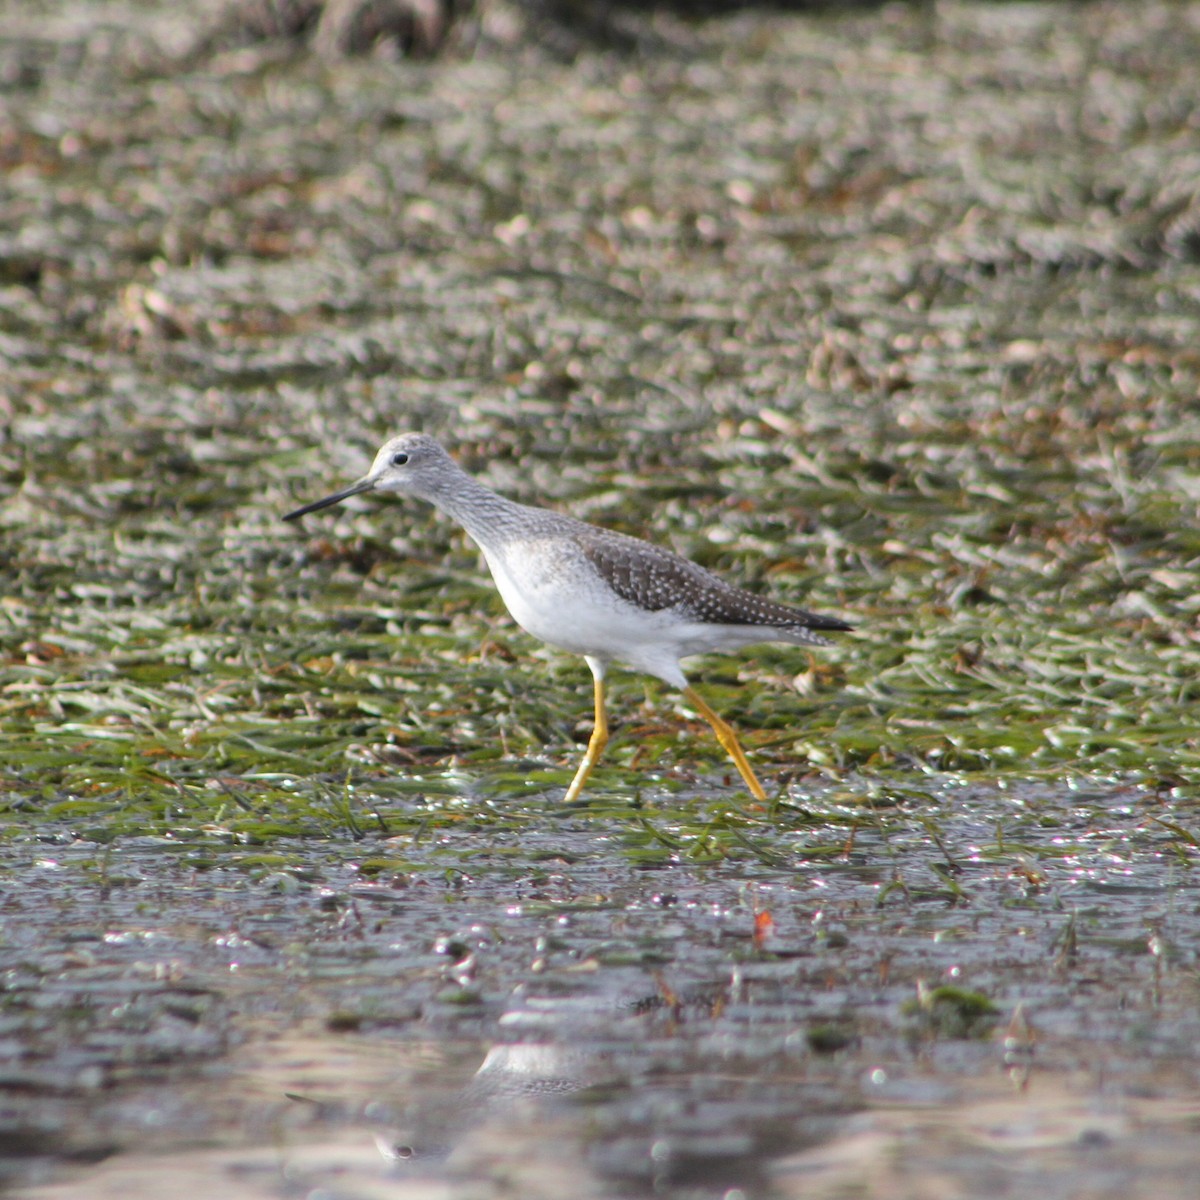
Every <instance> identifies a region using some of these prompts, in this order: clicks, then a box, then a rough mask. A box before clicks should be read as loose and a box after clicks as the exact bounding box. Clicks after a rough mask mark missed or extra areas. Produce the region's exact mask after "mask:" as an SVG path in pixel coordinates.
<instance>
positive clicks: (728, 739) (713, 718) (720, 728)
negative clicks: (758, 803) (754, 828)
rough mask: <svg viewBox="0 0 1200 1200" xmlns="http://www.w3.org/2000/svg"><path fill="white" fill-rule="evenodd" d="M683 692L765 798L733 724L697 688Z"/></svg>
mask: <svg viewBox="0 0 1200 1200" xmlns="http://www.w3.org/2000/svg"><path fill="white" fill-rule="evenodd" d="M683 694H684V697H685V698H686V699H687V702H688V703H689V704H690V705H691V706H692V707H693V708H694V709H695V710H696V711H697V712H698V713H699V714H700V715H701V716H702V717H703V718H704V719H705V720H706V721H707V722H708V723H709V724H710V725H711V726H712V727H713V733H715V734H716V735H717V741H718V742H720V743H721V745H722V746H724V747H725V751H726V753H727V754H728V755H729V757H730V758H732V759H733V764H734V766H735V767H737V769H738V770H739V771H740V772H741V775H742V778H743V779H744V780H745V781H746V786H747V787H748V788H749V789H750V794H751V795H752V796H753V797H754V798H755V800H765V799H766V798H767V793H766V792H764V791H763V789H762V784H761V783H759V782H758V779H757V777H756V776H755V774H754V772H753V771H752V770H751V769H750V764H749V763H748V762H747V761H746V755H745V754H744V753H743V752H742V748H741V746H739V745H738V740H737V734H736V733H734V732H733V726H731V725H729V724H728V723H727V722H725V721H722V720H721V718H720V717H719V716H718V715H717V714H716V713H715V712H714V711H713V710H712V709H711V708H709V706H708V704H707V703H706V702H705V700H704V697H703V696H701V695H700V693H699V692H697V691H696V689H695V688H693V687H686V688H684V689H683ZM589 750H590V747H589Z"/></svg>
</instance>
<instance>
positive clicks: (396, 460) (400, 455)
mask: <svg viewBox="0 0 1200 1200" xmlns="http://www.w3.org/2000/svg"><path fill="white" fill-rule="evenodd" d="M406 462H408V455H407V454H405V453H404V451H403V450H397V451H396V453H395V454H393V455H392V466H393V467H402V466H404V464H405V463H406Z"/></svg>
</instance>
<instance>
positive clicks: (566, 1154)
mask: <svg viewBox="0 0 1200 1200" xmlns="http://www.w3.org/2000/svg"><path fill="white" fill-rule="evenodd" d="M840 790H842V791H844V789H840ZM830 792H832V789H825V790H822V789H817V790H815V791H810V792H808V793H807V794H805V795H804V796H801V795H799V794H796V795H794V796H793V797H792V798H791V799H792V800H793V801H794V802H796V803H805V802H806V803H809V804H811V805H814V806H817V805H820V804H823V803H828V802H829V801H830V798H831V796H830V794H829V793H830ZM909 803H910V804H911V803H912V802H911V801H909ZM924 803H925V805H926V807H927V810H928V811H927V816H928V817H929V819H930V820H931V821H932V820H933V819H934V818H935V817H936V819H937V822H938V828H939V830H940V831H941V832H940V834H939V836H940V838H941V840H942V847H941V848H940V849H939V848H938V846H937V845H935V844H934V843H933V841H931V840H929V839H926V840H925V841H923V842H922V841H920V840H918V839H915V838H907V839H905V840H904V842H903V844H900V842H899V840H897V841H896V842H894V843H889V844H888V845H887V846H880V845H878V844H874V845H872V844H870V841H871V839H870V838H864V840H863V841H862V842H859V843H858V844H856V845H855V846H853V847H848V853H842V854H833V855H830V854H827V853H825V852H822V853H821V854H820V855H819V856H817V857H813V856H808V855H806V853H805V851H804V849H803V847H801V846H799V845H797V844H796V839H795V837H794V836H793V835H791V834H789V833H788V832H786V831H782V832H780V833H778V834H777V835H776V836H775V837H774V838H773V839H770V838H767V839H766V840H768V841H770V842H771V844H770V845H769V846H768V847H767V849H768V850H769V851H770V853H769V854H767V855H766V857H767V858H768V859H770V861H769V862H764V861H763V856H761V855H760V857H759V859H758V860H757V861H752V860H745V861H741V862H729V861H725V862H716V863H712V864H708V865H695V864H692V863H689V862H688V861H687V860H686V859H684V858H678V859H677V860H676V861H673V862H666V863H658V864H655V865H653V866H652V867H649V868H646V867H638V866H632V865H629V864H626V865H621V863H620V860H619V859H617V858H614V857H612V856H610V855H608V854H606V853H605V852H604V846H605V844H606V842H609V841H611V840H612V839H620V838H621V837H622V827H621V826H620V825H619V824H617V823H614V822H612V821H610V820H605V819H604V818H602V817H597V818H593V819H589V817H588V816H587V814H586V813H584V812H577V813H575V814H574V815H573V816H569V817H562V818H561V819H560V820H559V821H557V822H555V823H554V824H553V825H552V826H550V827H549V828H545V829H543V830H541V831H540V832H526V833H525V834H523V835H522V836H520V837H519V838H517V837H512V838H506V837H499V838H495V839H492V840H490V841H489V843H488V844H487V845H486V847H481V846H480V844H479V840H478V838H477V837H476V836H474V835H473V834H471V833H470V832H464V833H463V834H462V835H461V836H456V835H455V833H454V832H452V831H442V832H440V833H439V834H438V836H437V837H436V838H434V839H431V841H430V843H429V844H427V845H421V844H419V843H417V842H415V841H414V840H413V839H411V838H405V839H402V840H403V841H404V842H405V844H404V845H403V846H398V845H396V844H394V842H395V841H396V840H400V839H392V842H393V844H390V845H385V842H386V841H387V839H383V838H373V837H368V838H366V839H364V840H363V841H362V842H360V843H359V844H358V845H356V846H348V845H342V846H337V845H314V844H312V843H309V842H297V843H293V844H290V845H288V846H287V847H286V850H287V854H288V861H287V863H286V864H279V866H278V868H276V867H275V866H273V865H271V864H266V865H264V864H263V863H262V862H261V861H260V857H259V856H257V855H256V854H254V853H253V852H247V851H244V850H241V849H239V848H237V847H231V846H226V847H221V848H219V849H216V850H214V847H213V843H212V842H211V841H208V842H205V841H202V840H196V841H194V842H192V843H191V844H189V843H188V841H187V840H186V839H181V840H180V841H179V842H176V841H174V840H169V839H159V838H146V839H142V840H141V841H140V842H139V841H136V840H129V841H123V842H119V843H117V844H114V845H113V846H110V847H99V846H87V845H81V844H80V843H78V842H69V843H66V844H63V845H54V844H48V843H47V842H45V841H43V842H41V843H40V844H38V843H32V844H31V843H28V842H17V843H14V844H12V845H11V846H10V847H9V848H8V851H7V855H6V857H7V860H8V861H7V864H6V872H7V874H8V877H9V878H10V880H11V881H12V887H11V889H10V890H9V894H8V898H7V900H6V902H5V908H6V926H7V928H8V930H9V931H10V933H9V942H8V945H7V946H6V947H5V949H4V952H3V968H4V978H5V981H6V997H7V1017H6V1022H5V1023H6V1026H7V1030H6V1037H7V1038H8V1039H9V1040H11V1041H19V1042H20V1043H21V1044H22V1046H23V1047H24V1048H25V1054H24V1063H23V1065H22V1067H21V1068H20V1078H19V1079H18V1078H17V1077H15V1076H10V1077H9V1078H8V1079H7V1080H6V1083H7V1084H8V1088H9V1091H8V1107H7V1111H6V1113H5V1117H4V1121H5V1126H6V1129H7V1136H6V1144H7V1146H8V1151H9V1153H8V1157H7V1163H8V1168H7V1170H8V1174H9V1178H10V1181H11V1182H13V1183H15V1184H17V1185H18V1191H19V1192H20V1194H23V1195H30V1196H56V1195H62V1196H66V1195H97V1196H105V1195H114V1196H115V1195H117V1194H118V1193H122V1192H123V1193H126V1194H129V1193H132V1194H134V1195H137V1194H141V1193H143V1192H144V1193H146V1194H149V1193H150V1192H152V1191H153V1190H154V1189H155V1188H156V1187H161V1186H162V1179H163V1178H164V1173H166V1174H169V1175H170V1176H171V1177H177V1176H178V1173H179V1172H182V1171H186V1172H187V1173H188V1175H189V1176H192V1177H194V1178H196V1179H197V1180H205V1181H208V1182H209V1184H210V1185H211V1186H212V1187H216V1186H217V1185H218V1184H219V1185H220V1187H221V1188H222V1189H223V1190H224V1189H232V1190H231V1191H230V1192H229V1194H231V1195H245V1196H275V1195H285V1194H292V1193H293V1192H294V1191H296V1190H302V1191H304V1192H305V1194H309V1193H313V1190H314V1189H315V1190H316V1193H319V1194H322V1195H330V1196H347V1197H350V1196H359V1195H384V1194H387V1195H402V1196H403V1195H414V1196H417V1195H434V1196H436V1195H443V1194H444V1195H474V1194H488V1195H490V1194H493V1193H499V1192H501V1191H505V1190H508V1191H511V1190H516V1191H517V1192H518V1193H519V1194H522V1195H545V1196H552V1195H556V1194H562V1188H563V1187H565V1186H567V1184H568V1183H569V1184H570V1186H571V1187H575V1188H578V1189H580V1194H584V1195H596V1196H601V1195H643V1194H645V1195H650V1194H654V1195H671V1196H680V1197H684V1196H687V1197H692V1196H694V1197H725V1196H729V1195H731V1194H732V1195H736V1194H737V1193H738V1192H739V1190H740V1192H741V1193H742V1194H744V1195H746V1196H753V1195H763V1196H775V1195H780V1196H788V1195H793V1194H797V1195H798V1194H804V1195H806V1196H807V1195H830V1196H834V1195H841V1194H844V1193H845V1190H846V1189H847V1188H849V1189H852V1190H853V1189H858V1190H860V1191H865V1193H866V1194H870V1195H879V1196H893V1195H895V1196H904V1195H914V1196H915V1195H929V1194H934V1193H933V1192H931V1191H930V1189H931V1188H934V1189H949V1190H950V1191H952V1192H955V1193H956V1194H980V1195H983V1194H999V1195H1002V1194H1007V1192H1006V1190H1005V1189H1008V1190H1012V1191H1013V1192H1014V1193H1015V1192H1016V1191H1018V1190H1025V1189H1027V1188H1036V1189H1037V1190H1038V1191H1040V1192H1044V1193H1045V1194H1048V1195H1059V1194H1061V1195H1092V1194H1095V1195H1107V1194H1115V1193H1114V1192H1111V1191H1109V1190H1106V1189H1109V1188H1110V1187H1115V1186H1116V1184H1115V1183H1114V1182H1113V1180H1114V1179H1116V1178H1118V1177H1122V1178H1124V1177H1126V1176H1127V1175H1128V1177H1129V1178H1130V1179H1136V1183H1135V1184H1134V1185H1133V1194H1134V1195H1152V1194H1155V1191H1156V1189H1157V1190H1158V1192H1159V1194H1162V1189H1168V1188H1170V1189H1174V1188H1176V1187H1182V1186H1184V1184H1185V1183H1186V1180H1187V1172H1188V1169H1189V1168H1188V1163H1189V1162H1190V1160H1191V1152H1190V1150H1189V1149H1188V1148H1189V1147H1190V1146H1191V1145H1192V1144H1193V1142H1192V1139H1193V1138H1194V1130H1195V1121H1196V1119H1197V1117H1198V1116H1200V1112H1198V1104H1197V1101H1196V1100H1195V1095H1196V1091H1195V1088H1196V1083H1197V1063H1196V1061H1195V1057H1194V1055H1193V1054H1192V1052H1191V1046H1192V1044H1193V1042H1194V1039H1195V1038H1196V1036H1197V1035H1198V1033H1200V1013H1198V1012H1197V1010H1196V1005H1195V984H1194V950H1193V947H1194V946H1195V944H1196V943H1197V937H1198V935H1200V928H1197V925H1198V922H1200V917H1198V916H1197V905H1196V896H1195V887H1196V885H1195V880H1194V873H1193V871H1192V869H1191V866H1190V859H1189V856H1188V855H1181V854H1180V853H1179V852H1178V850H1177V848H1176V846H1175V839H1173V838H1172V837H1171V835H1170V834H1169V833H1166V832H1165V831H1164V830H1163V829H1162V828H1161V826H1159V825H1157V824H1156V822H1155V820H1154V816H1155V811H1156V807H1157V806H1156V804H1155V803H1154V802H1153V800H1152V799H1151V798H1150V797H1148V796H1145V795H1137V794H1131V793H1130V792H1128V791H1125V792H1121V793H1118V794H1108V795H1106V794H1105V793H1104V792H1102V791H1101V790H1099V789H1098V788H1097V789H1094V790H1091V791H1089V792H1087V793H1081V792H1080V790H1079V789H1074V790H1066V789H1058V790H1051V789H1048V788H1039V787H1036V786H1033V785H1030V786H1028V787H1026V788H1025V789H1023V790H1022V792H1021V794H1020V795H1019V796H1015V795H1013V794H1012V793H1011V791H1009V792H1008V793H1007V794H1003V793H1000V792H996V791H991V792H989V791H988V790H987V789H985V788H982V787H979V786H972V787H964V786H962V785H955V784H954V783H953V782H948V783H947V784H946V785H945V786H942V787H940V788H939V787H936V785H934V787H933V788H931V789H930V790H929V791H928V792H927V793H926V799H925V801H924ZM1014 814H1015V815H1014ZM912 815H913V814H912V813H910V817H911V816H912ZM1100 815H1102V816H1103V818H1104V819H1103V820H1102V821H1099V822H1098V821H1097V817H1098V816H1100ZM998 825H1004V826H1005V827H1006V830H1007V832H1006V834H1005V843H1006V844H1005V845H1004V846H1000V845H997V843H996V840H995V830H996V828H997V826H998ZM834 832H835V831H834V830H828V831H827V833H830V834H832V833H834ZM756 836H757V837H758V838H759V839H760V841H761V840H763V839H764V837H765V835H764V834H763V833H762V832H761V831H759V833H758V834H757V835H756ZM276 849H278V847H276ZM385 849H386V850H387V851H388V852H389V853H396V852H398V851H402V852H403V854H404V856H405V859H406V860H407V861H408V862H409V863H410V867H411V870H410V871H409V872H407V873H400V872H396V873H392V874H389V875H385V876H376V877H374V878H364V877H363V876H362V875H361V873H360V872H359V871H358V870H357V869H356V866H357V864H359V863H361V862H363V861H366V860H367V858H368V855H377V854H378V853H379V852H380V851H382V850H385ZM460 850H464V851H465V853H463V854H459V853H457V851H460ZM31 854H32V855H35V856H36V858H35V860H34V861H32V862H31V861H30V856H31ZM451 861H455V862H457V864H458V865H456V866H454V867H453V868H450V869H447V867H446V866H445V864H447V863H449V862H451ZM439 868H440V869H439ZM939 988H952V989H960V990H959V991H950V992H939V991H938V989H939ZM972 993H977V995H974V996H972ZM983 998H986V1001H984V999H983ZM31 1051H32V1052H31ZM14 1152H16V1155H14ZM989 1180H990V1181H992V1182H991V1183H988V1181H989ZM1089 1181H1090V1182H1089ZM989 1188H993V1190H992V1191H989ZM995 1188H999V1189H1000V1190H995ZM316 1193H314V1194H316ZM1179 1194H1185V1193H1182V1192H1181V1193H1179Z"/></svg>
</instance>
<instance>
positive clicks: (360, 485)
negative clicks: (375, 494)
mask: <svg viewBox="0 0 1200 1200" xmlns="http://www.w3.org/2000/svg"><path fill="white" fill-rule="evenodd" d="M374 488H375V484H374V482H373V481H371V480H369V479H360V480H359V481H358V482H357V483H355V484H352V485H351V486H350V487H348V488H347V489H346V490H345V491H344V492H334V493H333V495H332V496H326V497H325V499H324V500H314V501H313V502H312V503H311V504H306V505H305V506H304V507H303V508H298V509H296V511H295V512H290V513H288V514H287V515H286V516H285V517H284V518H283V519H284V520H285V521H294V520H295V519H296V518H297V517H302V516H304V515H305V513H310V512H316V511H317V510H318V509H321V508H330V507H331V506H332V505H334V504H341V502H342V501H343V500H349V499H350V497H351V496H359V495H361V494H362V493H363V492H370V491H373V490H374Z"/></svg>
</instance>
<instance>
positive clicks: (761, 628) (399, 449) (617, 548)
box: [284, 433, 851, 801]
mask: <svg viewBox="0 0 1200 1200" xmlns="http://www.w3.org/2000/svg"><path fill="white" fill-rule="evenodd" d="M363 492H405V493H408V494H409V495H413V496H417V497H419V498H420V499H422V500H427V501H429V503H431V504H433V505H434V506H436V507H437V508H439V509H440V510H441V511H442V512H444V513H445V514H446V515H447V516H448V517H451V518H453V519H454V520H455V521H457V522H458V523H459V524H460V525H461V526H462V527H463V528H464V529H465V530H466V531H467V533H468V534H470V535H471V537H472V538H473V539H474V540H475V541H476V542H477V543H478V544H479V547H480V549H482V551H483V556H484V558H485V559H486V560H487V564H488V567H489V568H490V570H491V572H492V578H493V579H494V580H495V581H496V587H497V588H499V590H500V595H501V597H503V599H504V603H505V604H506V605H507V606H508V611H509V612H510V613H512V616H513V619H514V620H515V621H516V622H517V624H518V625H520V626H521V628H522V629H524V630H525V631H526V632H527V633H531V634H533V636H534V637H536V638H540V639H541V640H542V641H543V642H548V643H549V644H550V645H551V646H558V647H559V648H560V649H563V650H570V651H573V652H574V653H576V654H582V655H583V657H584V658H585V659H586V660H587V665H588V666H589V667H590V668H591V670H592V677H593V680H594V684H595V701H596V723H595V727H594V728H593V730H592V736H591V739H590V740H589V741H588V746H587V751H586V753H585V754H584V756H583V761H582V762H581V763H580V764H579V769H578V770H577V771H576V772H575V778H574V779H573V780H572V781H571V786H570V787H569V788H568V789H567V795H566V799H567V800H569V801H570V800H574V799H575V798H576V797H578V795H579V794H580V792H582V791H583V786H584V784H585V783H587V779H588V776H589V775H590V774H591V772H592V767H593V766H595V764H596V760H597V759H598V758H599V757H600V753H601V751H603V749H604V747H605V746H606V745H607V744H608V718H607V716H606V713H605V704H604V677H605V674H606V673H607V671H608V667H609V665H610V664H611V663H613V662H621V663H625V664H626V665H627V666H630V667H633V668H634V669H635V670H638V671H645V672H646V674H648V675H654V676H656V677H657V678H659V679H661V680H663V681H664V682H665V683H669V684H671V685H672V686H673V687H676V688H679V689H680V690H681V691H682V692H683V694H684V696H685V697H686V698H687V700H688V702H689V703H690V704H691V705H692V707H693V708H695V709H696V711H697V712H698V713H699V714H700V715H701V716H702V717H703V718H704V719H705V720H706V721H707V722H708V723H709V724H710V725H711V726H712V727H713V731H714V733H716V735H717V740H718V741H719V742H720V743H721V745H722V746H723V747H724V748H725V750H726V751H727V752H728V754H729V756H730V758H732V759H733V761H734V763H735V764H736V765H737V769H738V771H740V772H741V776H742V778H743V779H744V780H745V782H746V786H747V787H748V788H749V789H750V791H751V793H752V794H753V795H754V796H755V797H756V798H757V799H759V800H765V799H766V793H765V792H764V791H763V789H762V785H761V784H760V783H759V782H758V779H757V778H756V777H755V775H754V772H753V771H752V770H751V769H750V764H749V763H748V762H747V761H746V755H745V754H744V753H743V751H742V748H741V746H740V745H739V744H738V740H737V735H736V734H735V733H734V732H733V729H732V728H731V727H730V726H729V725H728V724H727V723H726V722H725V721H723V720H722V719H721V718H720V716H718V715H717V713H716V712H714V711H713V709H712V708H710V707H709V706H708V704H707V703H706V702H705V701H704V699H703V698H702V697H701V696H700V695H699V693H697V692H696V690H695V689H694V688H692V687H691V686H690V685H689V684H688V681H687V678H686V677H685V676H684V674H683V671H682V670H681V669H680V666H679V660H680V659H681V658H687V657H688V656H689V655H693V654H706V653H708V652H710V651H714V650H737V649H740V648H741V647H743V646H750V645H753V644H754V643H755V642H796V643H801V644H806V645H818V646H819V645H827V644H828V639H826V638H823V637H821V635H820V634H819V633H815V632H814V630H818V629H824V630H838V629H850V628H851V626H849V625H847V624H846V622H845V621H839V620H838V619H837V618H836V617H822V616H818V615H817V614H816V613H810V612H805V611H804V610H803V609H800V608H792V607H791V606H790V605H786V604H776V603H775V602H774V601H772V600H764V599H762V598H761V597H759V596H755V595H753V594H752V593H751V592H746V591H742V590H741V589H740V588H736V587H732V586H731V585H730V584H727V583H725V582H723V581H722V580H720V579H718V578H717V577H716V576H715V575H713V574H711V573H710V572H709V571H706V570H705V569H704V568H703V567H699V566H697V565H696V564H695V563H692V562H688V560H687V559H686V558H680V557H679V555H678V554H674V553H672V552H671V551H670V550H664V549H663V548H662V547H660V546H653V545H651V544H650V543H649V542H643V541H640V540H639V539H638V538H633V537H628V536H626V535H625V534H623V533H615V532H613V531H612V530H610V529H599V528H597V527H596V526H595V525H586V524H584V522H582V521H577V520H575V519H574V518H573V517H567V516H563V515H562V514H561V513H556V512H551V511H550V510H549V509H545V508H531V507H529V506H527V505H524V504H517V503H515V502H514V501H512V500H507V499H505V498H504V497H503V496H498V495H497V494H496V493H495V492H493V491H492V490H491V489H490V488H486V487H484V485H483V484H482V483H480V482H479V481H478V480H477V479H474V478H472V477H471V476H470V475H468V474H467V473H466V472H465V471H464V470H463V469H462V468H461V467H460V466H459V465H458V464H457V463H456V462H455V461H454V460H453V459H452V458H451V457H450V456H449V455H448V454H447V453H446V451H445V450H443V449H442V447H441V446H440V445H439V444H438V443H437V442H436V441H434V440H433V438H431V437H426V436H425V435H424V434H420V433H402V434H400V435H399V437H394V438H392V439H391V440H390V441H388V442H386V443H384V445H383V447H382V449H381V450H380V451H379V453H378V454H377V455H376V456H375V461H374V462H373V463H372V464H371V469H370V470H369V471H368V472H367V473H366V474H365V475H364V476H363V477H362V478H361V479H360V480H359V481H358V482H357V483H354V484H351V485H350V486H349V487H348V488H346V489H345V490H344V491H340V492H335V493H334V494H333V495H332V496H326V497H325V499H324V500H317V501H316V502H315V503H313V504H306V505H305V506H304V507H303V508H298V509H296V511H295V512H290V513H288V514H287V516H286V517H284V520H285V521H292V520H295V519H296V518H297V517H302V516H304V514H305V513H310V512H316V511H317V510H318V509H321V508H328V507H329V506H330V505H331V504H338V503H339V502H340V501H342V500H345V499H347V498H348V497H350V496H358V495H360V494H361V493H363Z"/></svg>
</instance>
